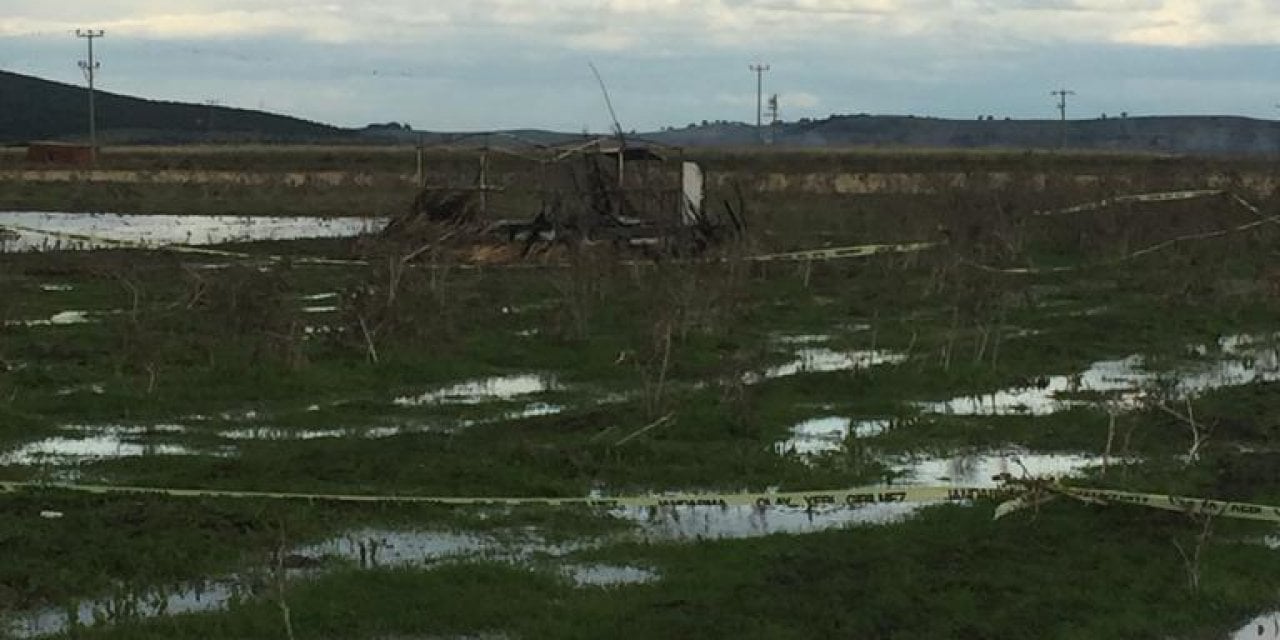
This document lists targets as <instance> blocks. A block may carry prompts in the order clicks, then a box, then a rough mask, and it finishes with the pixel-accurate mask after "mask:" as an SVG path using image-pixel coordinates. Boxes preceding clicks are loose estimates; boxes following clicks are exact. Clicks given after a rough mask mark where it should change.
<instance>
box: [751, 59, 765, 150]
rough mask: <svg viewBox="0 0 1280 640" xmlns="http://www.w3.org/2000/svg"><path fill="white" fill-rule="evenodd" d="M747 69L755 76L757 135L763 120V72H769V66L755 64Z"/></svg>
mask: <svg viewBox="0 0 1280 640" xmlns="http://www.w3.org/2000/svg"><path fill="white" fill-rule="evenodd" d="M747 68H748V69H751V70H752V71H754V72H755V74H756V132H757V133H759V132H760V127H761V125H762V124H763V120H764V72H766V71H768V70H769V65H767V64H761V63H758V62H757V63H756V64H753V65H750V66H748V67H747Z"/></svg>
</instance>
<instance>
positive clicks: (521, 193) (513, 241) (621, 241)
mask: <svg viewBox="0 0 1280 640" xmlns="http://www.w3.org/2000/svg"><path fill="white" fill-rule="evenodd" d="M480 141H481V142H482V144H481V145H479V146H476V147H473V148H470V149H469V150H468V152H469V153H468V155H469V157H471V158H473V159H474V160H473V161H476V162H477V164H476V165H473V167H472V170H471V173H470V176H469V177H468V178H467V181H466V182H464V183H462V182H460V181H459V180H458V175H457V172H456V171H455V172H453V173H452V174H447V173H446V174H433V172H431V171H424V172H422V173H421V175H422V176H424V178H425V179H424V184H423V185H422V186H421V189H420V191H419V192H418V195H417V197H416V198H415V200H414V203H413V205H412V207H411V208H410V210H409V211H408V212H407V213H406V214H405V215H403V216H401V217H398V218H396V219H394V220H392V221H391V223H390V224H389V225H388V226H387V229H386V231H385V232H384V236H385V237H386V238H388V239H401V240H404V239H411V240H414V241H416V242H417V243H418V244H422V243H426V242H431V241H433V238H434V241H436V242H441V243H443V242H445V241H448V242H451V243H454V244H455V245H456V244H458V243H467V242H470V243H473V244H474V243H489V244H493V243H505V244H508V245H512V246H515V247H518V249H519V250H518V252H516V255H519V256H526V257H527V256H529V255H532V254H536V253H540V252H542V251H545V250H548V249H551V248H554V247H579V246H606V247H612V248H616V249H620V250H629V251H636V252H640V253H643V254H646V255H650V256H653V257H662V256H687V255H695V254H698V253H701V252H704V251H706V250H707V249H709V248H710V247H712V246H715V245H717V244H719V243H721V242H723V241H724V240H725V239H727V238H729V237H733V236H735V235H737V234H738V233H739V232H741V231H742V228H743V225H742V219H741V210H740V209H741V208H740V207H739V208H738V209H737V210H735V209H734V208H733V207H729V206H726V207H725V213H724V214H723V215H715V216H713V215H709V213H708V210H707V207H706V206H705V200H706V198H705V183H704V178H703V172H702V169H701V167H700V166H699V165H698V164H697V163H694V162H690V161H688V160H687V159H686V158H685V157H684V153H683V151H682V150H681V149H678V148H675V147H667V146H663V145H659V144H656V143H651V142H646V141H642V140H624V139H621V138H590V139H587V140H580V141H575V142H574V143H571V144H567V145H558V146H544V145H536V144H530V143H523V141H522V140H520V139H519V138H516V137H514V136H504V137H502V138H501V139H499V140H498V142H500V144H495V141H494V138H493V137H492V136H485V137H482V138H481V139H480ZM454 148H455V149H456V148H457V147H454ZM451 181H452V183H451Z"/></svg>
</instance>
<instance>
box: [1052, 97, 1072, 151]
mask: <svg viewBox="0 0 1280 640" xmlns="http://www.w3.org/2000/svg"><path fill="white" fill-rule="evenodd" d="M1075 94H1076V92H1075V91H1072V90H1070V89H1067V88H1062V89H1056V90H1054V91H1050V92H1049V95H1051V96H1057V97H1058V115H1059V117H1060V120H1061V122H1062V129H1061V131H1060V132H1059V139H1058V147H1059V148H1064V147H1066V146H1067V96H1074V95H1075Z"/></svg>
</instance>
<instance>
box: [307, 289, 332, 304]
mask: <svg viewBox="0 0 1280 640" xmlns="http://www.w3.org/2000/svg"><path fill="white" fill-rule="evenodd" d="M337 298H338V294H337V292H334V291H331V292H328V293H313V294H311V295H308V296H302V300H304V301H306V302H320V301H321V300H336V299H337Z"/></svg>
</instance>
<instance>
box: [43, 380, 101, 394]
mask: <svg viewBox="0 0 1280 640" xmlns="http://www.w3.org/2000/svg"><path fill="white" fill-rule="evenodd" d="M106 392H107V388H106V387H105V386H104V385H102V384H101V383H93V384H81V385H76V386H74V387H64V388H62V389H58V390H57V391H55V392H54V394H53V395H56V396H73V395H75V394H77V393H91V394H93V395H95V396H100V395H102V394H104V393H106Z"/></svg>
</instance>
